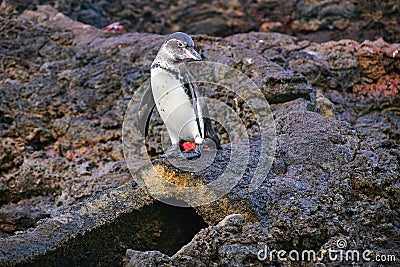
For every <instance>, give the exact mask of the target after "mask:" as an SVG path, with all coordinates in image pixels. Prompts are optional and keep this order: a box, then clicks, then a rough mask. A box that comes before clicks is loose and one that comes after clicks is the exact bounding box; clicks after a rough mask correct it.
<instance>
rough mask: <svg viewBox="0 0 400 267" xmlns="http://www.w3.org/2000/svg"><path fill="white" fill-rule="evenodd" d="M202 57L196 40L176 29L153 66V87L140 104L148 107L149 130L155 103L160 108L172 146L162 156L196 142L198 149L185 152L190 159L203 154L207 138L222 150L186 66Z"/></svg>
mask: <svg viewBox="0 0 400 267" xmlns="http://www.w3.org/2000/svg"><path fill="white" fill-rule="evenodd" d="M194 60H196V61H197V60H201V57H200V55H199V54H198V53H197V52H196V50H195V49H194V42H193V40H192V38H190V36H189V35H187V34H185V33H182V32H176V33H173V34H171V35H169V37H168V38H167V40H166V41H165V42H164V43H163V44H162V46H161V48H160V50H159V52H158V54H157V56H156V58H155V59H154V61H153V63H152V65H151V90H147V92H146V93H145V95H144V97H143V99H142V103H141V106H143V105H146V106H147V110H146V111H145V112H144V114H143V115H142V116H143V117H144V118H145V119H141V121H140V128H141V131H142V133H146V132H147V127H148V120H149V118H150V115H151V111H152V109H153V108H154V106H156V107H157V110H158V112H159V113H160V116H161V119H162V120H163V121H164V124H165V126H166V128H167V130H168V134H169V136H170V139H171V142H172V147H171V149H170V151H169V152H167V153H166V154H164V155H162V157H171V156H176V155H177V154H178V153H179V152H180V149H179V143H180V142H183V141H188V142H195V144H196V149H195V150H191V151H182V154H183V156H184V157H185V158H187V159H194V158H198V157H200V156H201V152H202V148H203V143H204V139H205V138H210V139H211V140H212V141H214V143H215V146H216V147H217V148H218V149H221V145H220V140H219V138H218V136H217V134H216V133H215V131H214V129H213V127H212V125H211V120H210V119H209V118H208V109H207V105H206V103H205V102H204V100H203V99H201V98H199V96H200V95H199V92H198V88H197V86H196V84H195V83H193V82H192V81H193V77H192V76H191V74H190V73H189V71H188V70H187V69H186V67H185V62H188V61H194Z"/></svg>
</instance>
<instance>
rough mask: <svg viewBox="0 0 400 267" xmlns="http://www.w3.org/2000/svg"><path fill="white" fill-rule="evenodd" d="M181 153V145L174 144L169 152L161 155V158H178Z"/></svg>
mask: <svg viewBox="0 0 400 267" xmlns="http://www.w3.org/2000/svg"><path fill="white" fill-rule="evenodd" d="M179 154H180V151H179V146H178V145H172V146H171V148H170V149H169V151H168V152H167V153H165V154H161V155H160V158H162V159H167V158H176V157H179Z"/></svg>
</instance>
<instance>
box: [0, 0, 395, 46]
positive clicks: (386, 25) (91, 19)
mask: <svg viewBox="0 0 400 267" xmlns="http://www.w3.org/2000/svg"><path fill="white" fill-rule="evenodd" d="M5 3H6V4H5ZM38 4H41V5H43V4H49V5H53V6H54V7H55V8H57V9H58V10H59V11H60V12H62V13H63V14H65V15H67V16H69V17H70V18H72V19H74V20H78V21H81V22H84V23H86V24H90V25H93V26H96V27H98V28H102V27H104V26H106V25H107V24H110V23H111V22H115V21H119V22H121V23H122V24H123V25H124V27H125V29H127V31H129V32H132V31H137V32H152V33H161V34H167V33H171V32H174V31H184V32H188V33H190V34H200V33H204V34H208V35H214V36H228V35H231V34H235V33H239V32H249V31H274V32H281V33H286V34H290V35H294V36H297V37H299V38H302V39H308V40H312V41H317V42H325V41H329V40H340V39H353V40H357V41H364V40H366V39H370V40H375V39H377V38H379V37H383V38H384V39H385V40H387V41H389V42H399V41H400V30H399V26H398V25H399V16H398V14H399V6H398V3H397V1H396V0H386V1H369V0H362V1H355V0H346V1H337V0H327V1H317V0H300V1H277V0H267V1H252V2H249V1H244V0H237V1H230V2H229V4H228V3H226V2H225V1H221V0H213V1H211V2H210V1H198V0H190V1H181V0H170V1H161V2H160V1H155V2H151V3H149V2H147V1H133V2H132V1H120V0H118V1H116V0H112V1H103V0H100V1H68V2H65V1H53V0H51V1H38V0H35V1H18V2H13V1H3V9H4V11H5V12H10V13H11V12H14V13H18V12H22V11H24V10H26V9H32V10H34V9H36V8H37V5H38Z"/></svg>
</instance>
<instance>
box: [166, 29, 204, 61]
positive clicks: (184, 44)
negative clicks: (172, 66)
mask: <svg viewBox="0 0 400 267" xmlns="http://www.w3.org/2000/svg"><path fill="white" fill-rule="evenodd" d="M159 53H162V56H163V59H164V60H167V61H169V62H173V63H181V62H187V61H194V60H201V56H200V55H199V53H197V51H196V50H195V49H194V42H193V40H192V38H190V36H189V35H187V34H186V33H183V32H175V33H173V34H171V35H169V36H168V38H167V40H165V42H164V43H163V45H162V47H161V49H160V52H159Z"/></svg>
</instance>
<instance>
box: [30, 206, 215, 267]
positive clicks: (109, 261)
mask: <svg viewBox="0 0 400 267" xmlns="http://www.w3.org/2000/svg"><path fill="white" fill-rule="evenodd" d="M206 227H208V225H207V224H206V223H205V222H204V220H203V219H202V218H201V217H200V216H199V215H198V214H197V213H196V212H195V210H194V209H192V208H180V207H174V206H170V205H167V204H164V203H161V202H157V203H154V204H152V205H149V206H146V207H144V208H143V209H141V210H140V211H139V212H137V211H134V212H132V213H127V214H123V215H121V216H120V217H118V219H116V220H115V221H113V222H112V223H108V224H105V225H103V226H101V227H99V228H97V229H95V230H93V231H91V232H89V233H86V234H85V235H80V236H77V237H76V238H74V239H73V240H72V241H70V242H67V243H66V244H64V245H62V246H61V247H59V248H58V249H56V250H55V251H52V252H48V253H46V254H45V255H43V256H41V257H38V258H37V259H36V260H35V261H33V262H28V263H26V264H25V265H22V266H49V264H50V265H55V266H99V265H101V266H121V265H122V259H123V256H124V255H125V252H126V249H128V248H135V249H136V250H141V251H147V250H159V251H162V252H163V253H165V254H167V255H171V256H172V255H173V254H174V253H176V252H177V251H178V250H179V249H180V248H181V247H182V246H183V245H185V244H186V243H188V242H190V240H191V239H192V238H193V236H194V235H195V234H196V233H197V232H198V231H200V229H203V228H206Z"/></svg>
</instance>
